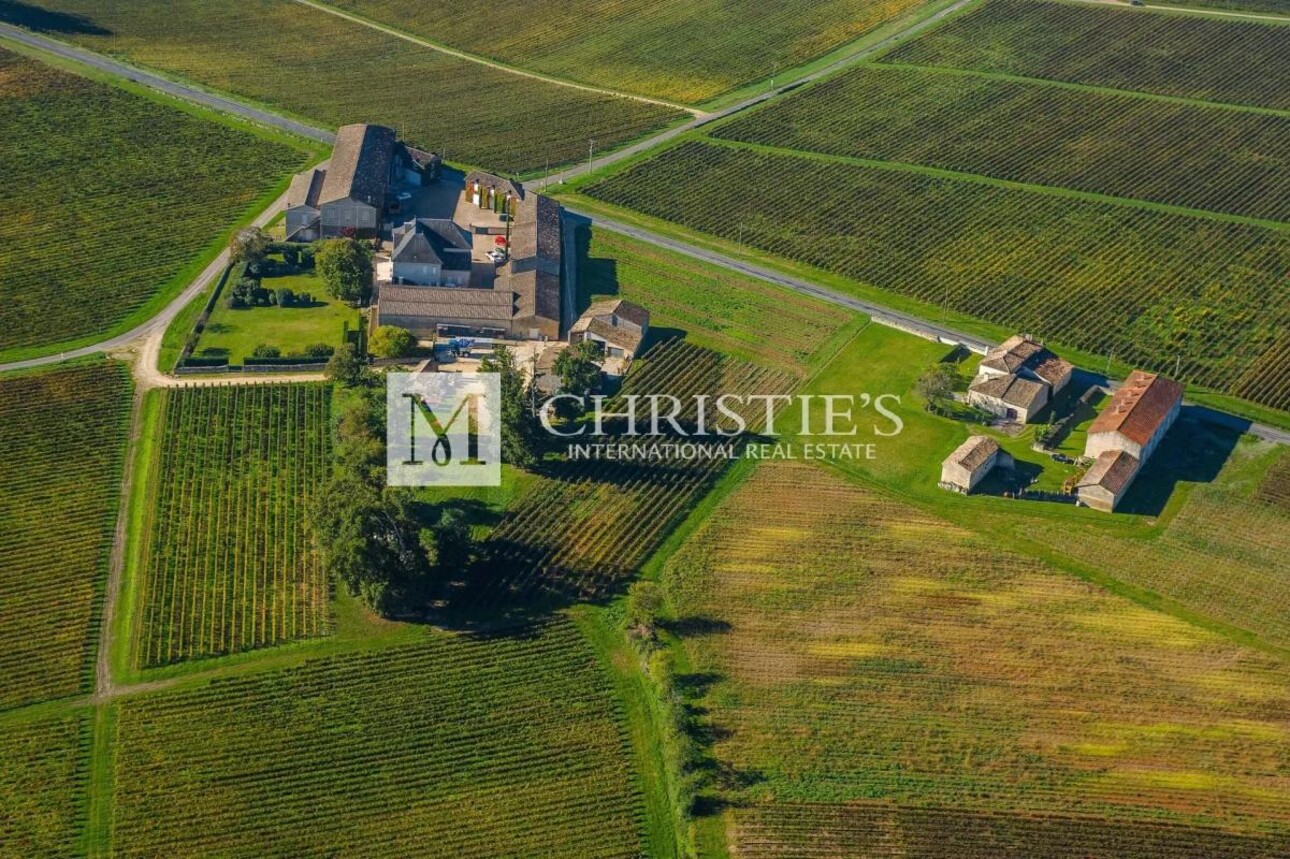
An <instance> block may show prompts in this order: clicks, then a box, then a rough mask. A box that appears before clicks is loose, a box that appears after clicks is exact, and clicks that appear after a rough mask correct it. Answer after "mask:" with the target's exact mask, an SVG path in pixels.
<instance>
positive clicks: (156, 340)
mask: <svg viewBox="0 0 1290 859" xmlns="http://www.w3.org/2000/svg"><path fill="white" fill-rule="evenodd" d="M973 2H975V0H958V2H957V3H954V4H953V5H950V6H947V7H945V8H944V9H942V10H940V11H939V12H937V13H936V14H934V15H932V16H931V17H929V18H926V19H924V20H923V21H920V22H918V23H915V24H913V25H911V26H909V27H907V28H905V29H904V30H902V31H900V32H898V33H895V34H893V35H891V36H889V37H887V38H886V39H883V40H882V41H880V42H877V43H875V44H874V45H871V46H869V47H868V48H865V49H863V50H860V51H857V52H856V53H854V54H850V55H848V56H846V57H843V58H841V59H839V60H837V61H836V62H834V63H832V64H830V65H828V66H825V67H824V68H821V69H818V70H816V71H814V72H812V73H810V74H807V75H803V76H802V77H799V78H797V79H795V80H793V81H791V82H789V83H787V84H785V85H784V86H782V87H779V88H777V89H776V90H774V91H770V92H765V93H761V94H759V95H757V96H753V97H752V98H749V99H746V100H744V101H741V102H739V103H737V104H734V105H731V106H730V107H727V108H724V109H723V110H720V111H718V112H716V113H711V114H705V115H704V116H702V117H699V118H696V119H695V120H692V121H691V122H689V123H686V124H685V125H681V126H677V127H675V128H671V129H668V130H667V131H664V132H662V133H660V134H657V135H654V136H653V137H650V138H648V139H646V140H643V141H641V142H639V143H637V144H634V145H633V146H629V147H627V148H625V149H621V150H618V151H616V152H614V153H612V154H611V155H608V156H606V157H605V158H603V159H599V160H598V161H597V164H600V165H604V164H607V163H610V162H613V161H618V160H621V159H623V158H628V157H630V156H632V155H635V154H637V153H640V152H643V151H645V150H646V149H650V148H652V147H654V146H657V145H658V144H660V143H663V142H665V141H666V140H670V139H672V138H673V137H676V136H677V135H679V134H681V133H682V132H684V131H687V130H689V129H691V128H696V127H698V126H699V125H702V124H704V123H707V122H711V121H713V120H715V119H719V118H721V117H724V116H729V115H731V114H733V113H736V112H738V111H741V110H745V109H747V108H749V107H752V106H754V105H756V104H759V103H761V102H763V101H766V100H767V99H770V98H774V97H776V96H778V95H781V94H783V93H785V92H787V91H789V90H791V89H794V88H796V87H797V86H798V85H799V84H801V83H805V82H807V81H811V80H815V79H817V78H819V77H822V76H824V75H827V74H831V73H832V72H834V71H837V70H838V69H839V68H841V67H843V66H846V65H848V64H850V63H853V62H856V61H858V60H860V59H863V58H864V57H867V56H869V55H871V54H873V53H874V52H875V51H878V50H880V49H883V48H886V47H889V46H890V45H892V44H894V43H895V42H897V41H900V40H902V39H905V38H907V37H909V36H911V35H913V34H914V33H917V32H920V31H922V30H923V29H925V28H927V27H929V26H931V25H932V24H933V23H934V22H936V21H938V20H940V19H942V18H944V17H945V16H947V15H951V14H953V13H954V12H957V11H958V10H959V9H962V8H963V7H964V6H967V5H969V4H970V3H973ZM3 39H12V40H14V41H17V42H21V43H23V44H25V45H29V46H31V47H35V48H38V49H40V50H44V51H47V52H50V53H53V54H56V55H58V56H60V57H64V58H66V59H70V60H74V61H76V62H80V63H82V64H85V65H88V66H91V67H93V68H95V69H99V70H100V71H104V72H108V73H109V74H114V75H117V76H119V77H124V78H127V79H129V80H132V81H135V82H137V83H141V84H144V85H146V86H150V87H153V88H155V89H158V90H161V91H162V92H166V93H169V94H171V95H174V96H178V97H179V98H184V99H189V100H191V101H195V102H197V103H199V104H202V105H205V106H207V107H211V108H213V109H215V110H220V111H223V112H225V113H231V114H234V115H237V116H241V117H243V118H246V119H250V120H252V121H254V122H258V123H261V124H264V125H268V126H272V127H274V128H280V129H283V130H285V131H290V132H292V133H294V134H299V135H302V136H304V137H308V138H311V139H313V140H319V141H322V142H326V143H331V142H332V141H333V140H334V139H335V135H334V134H333V133H331V132H329V131H326V130H324V129H321V128H315V127H312V126H308V125H304V124H302V123H300V122H297V121H295V120H292V119H287V118H285V117H281V116H278V115H276V114H274V113H272V112H270V111H267V110H261V109H259V108H255V107H251V106H249V105H246V104H242V103H241V102H238V101H235V100H233V99H228V98H223V97H221V96H218V95H214V94H212V93H209V92H206V91H205V90H202V89H199V88H197V87H194V86H188V85H185V84H182V83H178V82H176V81H172V80H169V79H167V78H164V77H161V76H159V75H155V74H152V73H150V72H146V71H143V70H142V69H137V68H135V67H133V66H131V65H129V64H127V63H123V62H119V61H117V60H113V59H109V58H107V57H104V56H101V55H99V54H96V53H94V52H92V51H87V50H85V49H83V48H79V47H76V46H73V45H68V44H65V43H63V42H59V41H56V40H54V39H49V38H45V37H44V36H40V35H37V34H35V33H31V32H28V31H26V30H22V29H19V28H17V27H14V26H11V25H9V24H3V23H0V41H2V40H3ZM587 169H588V165H585V164H584V165H581V166H578V167H573V168H570V169H567V170H563V171H560V172H557V173H553V174H550V175H549V176H546V177H544V178H540V179H536V180H531V181H530V182H528V183H526V184H528V185H529V186H531V187H536V186H538V185H540V184H542V183H549V182H559V181H563V180H564V179H566V178H572V177H574V176H577V175H581V174H582V173H585V172H586V171H587ZM285 199H286V195H285V194H284V195H283V196H282V197H279V198H278V199H277V200H276V201H274V203H273V204H272V205H271V206H270V207H269V208H268V209H266V210H265V211H264V212H262V213H261V214H260V216H259V217H257V218H256V219H255V221H254V222H253V223H254V224H255V225H256V226H264V225H265V224H266V223H268V222H269V220H271V219H272V217H273V216H274V215H275V214H276V213H277V212H278V210H279V209H281V207H282V206H283V205H284V204H285ZM566 208H568V207H566ZM570 212H571V214H573V215H575V216H577V217H582V218H586V219H588V220H590V221H591V222H593V223H595V224H597V225H598V226H600V227H602V228H604V229H607V230H611V231H613V232H618V233H622V234H624V235H628V236H631V237H633V238H636V239H639V240H641V241H644V242H648V243H650V244H653V245H656V246H658V247H662V248H666V249H668V250H672V251H676V252H677V253H681V254H685V255H686V256H690V257H694V258H696V259H700V260H703V261H705V262H708V263H711V264H713V265H718V266H721V267H723V268H727V269H731V270H733V271H738V272H741V273H743V274H746V275H748V276H750V277H755V278H757V279H759V280H765V281H769V282H770V283H775V284H778V285H779V286H783V287H785V288H787V289H791V290H793V291H795V292H800V293H802V294H804V295H811V296H814V297H816V298H819V299H822V300H824V301H828V302H831V303H833V304H838V305H841V306H843V307H849V308H851V309H853V310H856V311H859V312H861V313H865V314H867V315H869V316H870V317H872V318H873V319H874V321H876V322H878V323H879V324H882V325H888V326H891V327H894V328H900V329H902V330H905V331H909V332H911V333H914V334H917V335H919V336H924V337H931V338H933V339H938V340H941V339H943V340H946V341H950V342H958V343H963V344H964V345H965V346H967V347H968V348H970V349H972V350H974V351H977V352H984V351H985V350H986V349H987V348H988V347H989V346H990V345H991V344H989V343H986V342H985V341H983V340H981V339H979V338H975V337H971V336H969V335H967V334H964V333H963V332H961V331H956V330H954V329H952V328H949V327H947V326H944V325H939V324H937V323H935V322H931V321H929V320H926V319H921V318H919V317H917V316H912V315H909V314H906V313H902V312H900V311H896V310H892V309H890V308H887V307H883V306H882V305H879V304H873V303H871V302H868V301H864V300H861V299H859V298H855V297H854V296H850V295H846V294H844V293H840V292H836V291H834V290H831V289H828V288H827V287H823V286H819V285H818V284H814V283H811V282H810V281H807V280H802V279H801V278H796V277H792V276H789V275H785V274H781V273H779V272H777V271H774V270H773V269H769V268H766V267H763V266H759V265H756V264H753V263H747V262H743V261H741V260H736V259H733V258H731V257H728V256H725V255H724V254H720V253H716V252H715V251H709V250H706V249H704V248H700V247H696V246H694V245H690V244H687V243H685V242H682V241H679V240H677V239H671V238H668V237H666V236H661V235H658V234H657V233H653V232H650V231H648V230H645V229H642V228H639V227H633V226H629V225H627V224H623V223H620V222H618V221H614V220H612V219H608V218H602V217H597V216H592V215H588V214H586V213H582V212H577V211H576V210H572V209H571V210H570ZM227 259H228V255H227V252H225V253H222V254H220V256H218V257H217V258H216V259H215V260H213V261H212V262H211V264H210V265H209V266H207V267H206V269H205V270H203V271H202V273H201V274H200V275H198V277H197V279H196V280H194V281H193V282H192V283H191V284H190V285H189V286H188V287H187V288H186V289H185V290H184V291H183V292H182V293H180V295H179V296H178V297H176V298H175V300H174V301H172V302H171V303H170V304H168V305H167V306H166V307H165V309H164V310H162V311H161V313H159V314H158V315H157V316H154V317H153V318H152V319H149V320H148V321H147V322H145V323H143V324H142V325H139V326H137V327H135V328H134V329H132V330H130V331H127V332H125V333H124V334H121V335H119V336H117V337H113V338H111V339H108V340H104V341H102V342H100V343H95V344H92V345H90V346H83V347H81V348H79V349H72V350H69V351H67V352H64V353H60V354H54V355H46V356H43V357H40V358H31V359H28V360H25V361H15V362H12V363H9V364H0V372H5V371H7V370H18V369H24V368H29V367H40V366H45V365H48V364H57V363H60V362H62V361H66V360H71V359H73V358H80V357H85V356H88V355H94V354H98V353H100V352H111V351H116V350H122V349H126V348H131V347H136V346H138V345H139V344H140V342H142V343H143V347H142V350H141V352H142V354H141V356H140V360H139V362H138V364H139V366H138V367H137V368H136V377H137V379H138V381H139V382H140V383H141V384H143V385H145V386H148V387H157V386H182V385H185V384H190V385H199V384H200V385H211V384H236V383H238V382H239V381H246V377H233V376H215V377H202V379H201V381H198V380H197V378H195V377H193V378H188V377H186V378H183V379H176V378H175V377H172V376H166V375H165V374H164V373H162V372H161V371H160V370H159V369H158V368H157V366H156V355H157V353H158V350H159V348H160V342H161V337H162V335H163V334H164V332H165V329H166V326H168V325H169V324H170V322H171V320H173V319H174V318H175V316H176V315H178V313H179V311H181V310H182V309H183V308H184V307H185V306H186V305H187V304H188V303H189V302H190V301H192V300H194V299H195V298H196V297H197V296H198V295H199V294H200V293H201V292H202V291H203V290H204V289H205V288H206V287H207V286H208V285H209V284H210V283H211V282H212V281H213V280H214V279H215V278H216V277H218V276H219V273H220V272H221V271H222V270H223V268H224V266H225V264H226V263H227ZM275 378H277V377H275ZM313 378H317V377H316V376H312V375H305V374H302V375H300V376H299V377H292V378H290V379H282V381H306V380H309V379H313ZM257 380H258V378H257ZM1193 408H1194V409H1195V411H1196V414H1197V416H1198V417H1200V418H1201V419H1202V420H1205V421H1207V422H1209V423H1213V424H1217V425H1220V426H1225V427H1230V428H1232V429H1236V430H1240V431H1242V432H1248V433H1250V434H1251V435H1254V436H1257V437H1259V438H1262V439H1265V440H1267V441H1273V442H1277V443H1280V444H1287V445H1290V432H1287V431H1285V430H1281V429H1277V428H1275V427H1270V426H1266V425H1263V424H1257V423H1251V422H1250V421H1248V420H1246V419H1244V418H1240V417H1237V416H1235V415H1230V414H1227V413H1225V412H1220V411H1217V410H1215V409H1211V408H1209V407H1205V406H1193Z"/></svg>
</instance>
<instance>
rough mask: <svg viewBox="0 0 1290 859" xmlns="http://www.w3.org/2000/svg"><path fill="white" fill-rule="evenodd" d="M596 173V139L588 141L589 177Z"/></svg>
mask: <svg viewBox="0 0 1290 859" xmlns="http://www.w3.org/2000/svg"><path fill="white" fill-rule="evenodd" d="M594 172H596V138H594V137H592V138H591V139H589V140H588V141H587V175H588V176H590V175H591V174H592V173H594Z"/></svg>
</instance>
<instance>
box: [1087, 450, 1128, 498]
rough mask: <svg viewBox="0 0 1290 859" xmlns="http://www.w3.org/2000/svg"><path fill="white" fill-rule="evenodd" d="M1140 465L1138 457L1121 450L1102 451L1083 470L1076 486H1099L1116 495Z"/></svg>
mask: <svg viewBox="0 0 1290 859" xmlns="http://www.w3.org/2000/svg"><path fill="white" fill-rule="evenodd" d="M1140 465H1141V463H1140V462H1138V458H1137V457H1136V456H1134V455H1133V454H1131V453H1128V452H1126V451H1123V450H1107V451H1103V452H1102V453H1101V454H1100V455H1099V456H1098V458H1097V461H1096V462H1094V463H1093V465H1092V466H1091V467H1090V468H1089V470H1088V471H1086V472H1084V476H1083V477H1081V478H1080V479H1079V483H1077V484H1076V486H1077V487H1078V486H1100V487H1102V488H1103V489H1105V490H1106V491H1107V492H1110V493H1111V494H1112V495H1116V496H1118V495H1119V494H1120V493H1122V492H1123V491H1124V490H1125V489H1126V488H1127V487H1128V485H1129V483H1130V481H1132V480H1133V475H1135V474H1137V473H1138V467H1139V466H1140Z"/></svg>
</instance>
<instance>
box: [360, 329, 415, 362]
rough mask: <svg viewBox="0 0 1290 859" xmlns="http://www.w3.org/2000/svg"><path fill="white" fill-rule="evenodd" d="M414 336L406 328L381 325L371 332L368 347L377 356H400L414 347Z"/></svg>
mask: <svg viewBox="0 0 1290 859" xmlns="http://www.w3.org/2000/svg"><path fill="white" fill-rule="evenodd" d="M416 345H417V344H416V338H414V337H413V336H412V332H411V331H408V330H407V329H406V328H399V327H397V326H395V325H382V326H381V327H379V328H377V329H376V331H374V332H373V333H372V339H371V340H370V341H369V343H368V348H369V349H371V351H372V354H373V355H376V356H377V357H378V358H402V357H405V356H407V355H409V354H411V353H412V350H413V349H414V348H416Z"/></svg>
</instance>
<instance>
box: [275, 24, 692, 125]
mask: <svg viewBox="0 0 1290 859" xmlns="http://www.w3.org/2000/svg"><path fill="white" fill-rule="evenodd" d="M296 2H297V3H299V4H300V5H302V6H309V7H310V8H312V9H316V10H318V11H319V12H326V13H327V14H328V15H335V16H336V17H337V18H343V19H344V20H346V21H349V22H351V23H354V24H359V25H361V26H363V27H368V28H370V29H372V30H376V31H378V32H381V33H385V34H386V35H387V36H394V37H395V38H397V39H402V40H403V41H405V42H411V43H412V44H414V45H419V46H420V47H422V48H429V49H430V50H432V51H438V52H439V53H441V54H446V55H448V56H450V57H456V58H457V59H459V60H465V61H466V62H469V63H476V64H478V65H481V66H487V67H489V68H491V69H496V70H497V71H499V72H505V73H506V74H511V75H516V76H518V77H524V78H532V79H533V80H538V81H543V82H545V83H549V84H554V85H556V86H562V87H569V88H570V89H578V90H582V91H583V92H591V93H596V94H598V95H607V96H614V97H615V98H628V99H631V100H633V101H640V102H644V103H645V104H653V105H657V106H659V107H666V108H670V109H672V110H679V111H682V112H684V113H688V114H690V115H691V116H705V115H706V114H705V113H704V111H702V110H700V109H699V108H697V107H691V106H689V105H684V104H681V103H680V102H675V101H667V100H666V99H661V98H650V97H649V96H645V95H635V94H633V93H629V92H622V91H620V90H615V89H608V88H606V87H598V86H592V85H591V84H580V83H576V82H574V81H570V80H565V79H563V78H557V77H552V76H551V75H544V74H542V73H541V72H531V71H528V70H526V69H521V68H517V67H515V66H511V65H508V64H506V63H501V62H498V61H497V60H490V59H488V58H487V57H481V56H479V55H478V54H471V53H468V52H466V51H463V50H460V49H458V48H451V47H449V46H447V45H442V44H439V43H438V42H432V41H430V40H429V39H427V38H425V37H423V36H414V35H412V34H411V33H406V32H404V31H402V30H398V29H396V28H394V27H390V26H388V25H386V24H381V23H379V22H377V21H373V20H371V19H370V18H365V17H363V16H361V15H355V14H353V13H351V12H346V11H344V10H343V9H337V8H335V7H333V6H328V5H327V4H326V3H318V2H315V0H296Z"/></svg>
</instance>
